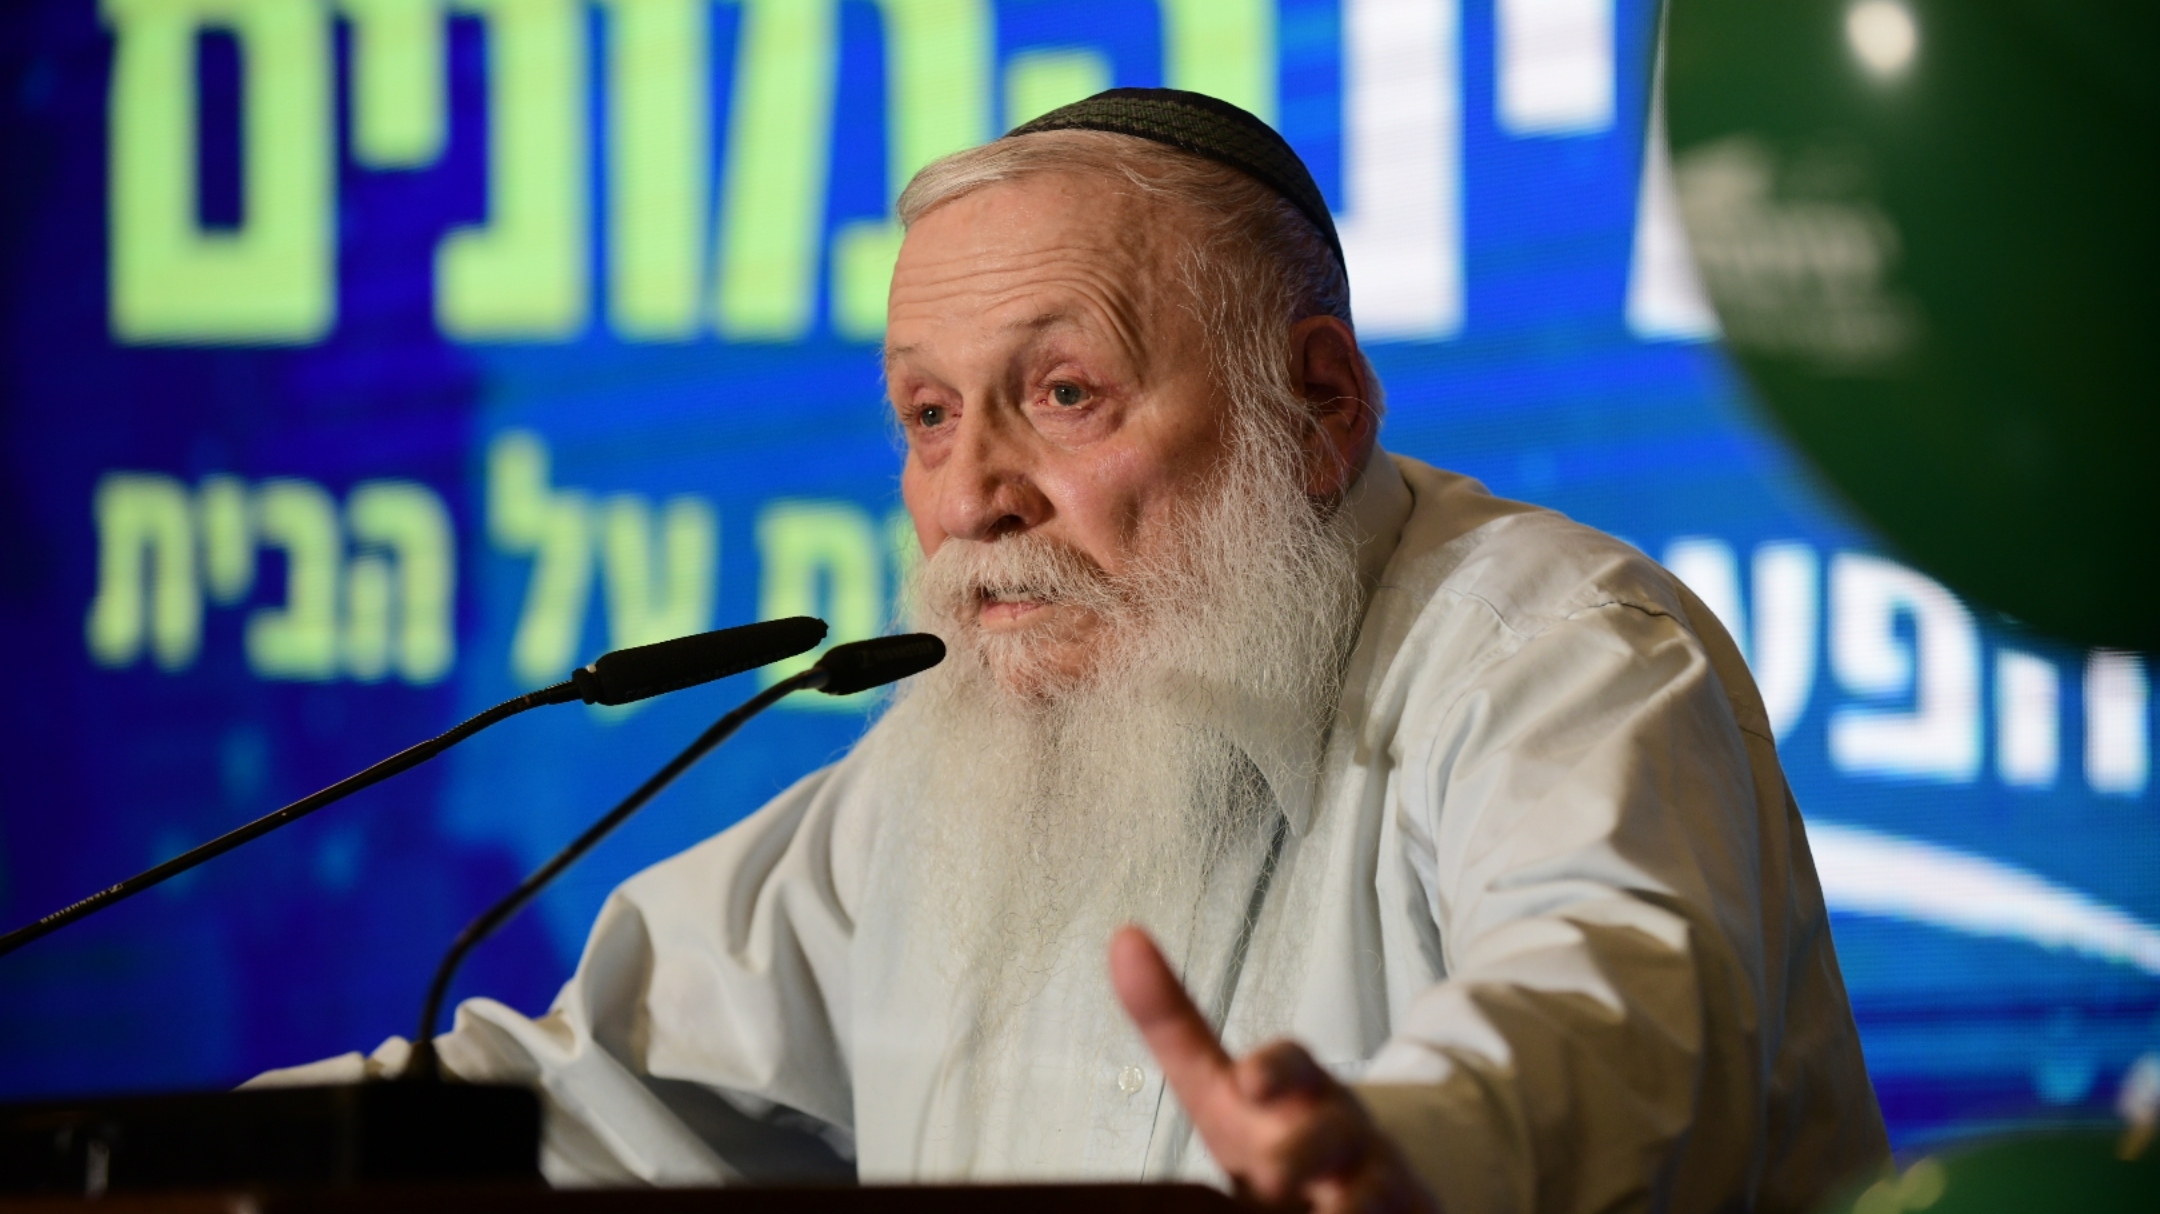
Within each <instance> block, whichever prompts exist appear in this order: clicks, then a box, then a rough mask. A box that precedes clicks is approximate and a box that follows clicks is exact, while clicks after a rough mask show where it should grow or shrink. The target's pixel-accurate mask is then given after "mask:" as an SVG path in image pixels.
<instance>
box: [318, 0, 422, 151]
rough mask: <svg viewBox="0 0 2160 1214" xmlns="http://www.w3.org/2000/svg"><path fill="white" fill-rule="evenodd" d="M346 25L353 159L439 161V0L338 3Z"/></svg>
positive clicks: (356, 0)
mask: <svg viewBox="0 0 2160 1214" xmlns="http://www.w3.org/2000/svg"><path fill="white" fill-rule="evenodd" d="M339 7H341V8H343V9H344V11H345V16H346V18H347V19H348V20H349V21H350V22H351V25H352V150H353V159H354V160H357V161H359V162H360V163H361V164H363V165H365V166H367V167H368V168H371V169H417V168H424V167H426V166H428V165H431V164H433V163H435V162H436V161H437V160H439V159H441V158H442V152H443V141H444V133H445V128H446V127H447V126H448V123H447V121H446V118H445V112H444V99H443V90H444V83H445V81H446V79H447V77H448V72H447V70H446V69H445V66H444V59H443V11H442V8H443V6H442V0H339Z"/></svg>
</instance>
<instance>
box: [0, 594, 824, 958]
mask: <svg viewBox="0 0 2160 1214" xmlns="http://www.w3.org/2000/svg"><path fill="white" fill-rule="evenodd" d="M824 639H825V621H823V620H819V619H813V618H811V617H809V616H795V617H793V618H790V619H784V620H766V621H764V622H762V623H757V624H744V625H742V626H741V627H739V628H722V629H720V630H718V631H716V632H701V633H698V634H697V635H695V636H686V637H678V638H676V639H674V640H672V641H661V642H659V643H657V644H653V645H639V646H637V647H635V648H632V649H618V650H616V651H615V652H613V653H609V654H604V655H602V656H601V657H600V659H599V660H598V661H595V662H594V663H593V664H592V665H590V666H587V667H585V668H584V669H582V670H579V671H576V672H575V673H573V674H572V675H571V677H570V678H569V679H568V680H567V681H565V682H561V683H557V684H555V685H554V686H553V687H543V688H541V689H540V690H538V691H529V692H526V693H525V694H524V695H521V696H517V697H514V698H512V699H508V700H504V701H503V702H502V703H500V704H497V705H496V706H495V707H493V708H490V709H488V710H487V711H486V712H483V713H479V714H478V715H476V716H473V717H471V718H469V719H467V720H465V721H464V722H462V723H461V724H459V725H457V726H456V727H454V728H452V729H450V730H447V731H445V732H443V733H441V734H438V735H436V736H435V737H432V738H430V739H428V740H427V741H425V742H422V743H420V744H419V745H417V746H412V747H408V748H406V749H405V750H401V751H399V752H398V753H396V754H394V755H391V756H390V757H389V758H387V759H384V760H383V761H382V762H380V763H377V764H375V765H374V766H373V767H370V768H367V769H366V770H364V771H361V772H359V773H358V774H355V775H350V776H347V777H345V778H344V779H342V780H340V781H338V782H337V783H335V784H332V785H331V786H330V787H328V788H325V789H323V790H322V791H320V792H316V793H311V794H309V795H308V796H305V797H302V798H300V799H299V800H298V801H295V802H293V803H292V804H290V805H287V806H286V807H284V808H283V809H280V810H277V811H276V812H274V813H270V814H266V815H264V816H263V817H260V818H257V819H255V820H254V821H253V822H250V823H248V824H247V825H246V826H243V827H241V828H239V829H238V830H233V831H228V832H226V833H225V834H222V835H219V836H218V837H217V838H215V839H212V840H211V841H210V842H208V843H205V844H203V845H202V846H201V847H198V848H196V849H194V850H193V851H189V852H184V853H182V854H180V855H178V856H174V857H173V858H172V859H170V860H167V861H165V862H164V863H163V864H159V865H156V866H155V867H152V868H150V869H147V870H145V871H143V872H140V873H137V874H135V875H134V876H132V877H129V878H128V879H127V880H125V881H122V882H121V883H119V884H118V885H112V886H107V887H106V888H104V889H101V890H99V891H98V892H97V893H94V894H92V895H90V896H89V897H87V898H84V899H83V900H82V901H80V902H76V903H74V904H72V905H69V906H64V907H62V908H60V909H59V910H56V911H54V912H53V913H52V914H49V915H47V916H45V917H44V918H42V919H39V920H37V921H36V922H34V923H29V924H25V925H24V926H22V927H18V928H16V929H15V930H14V931H11V932H9V933H8V934H7V935H5V936H0V957H4V956H6V955H7V954H9V953H12V952H14V951H15V950H16V949H19V948H21V947H22V946H23V945H25V944H28V943H30V942H31V941H32V940H36V939H38V938H40V937H42V936H46V935H49V934H51V933H53V932H56V931H59V930H60V929H61V928H63V927H66V926H67V925H68V924H70V923H73V922H75V921H76V920H77V919H81V918H83V917H85V916H87V915H93V914H96V913H97V912H98V911H101V910H104V909H105V908H106V907H108V906H111V905H112V904H113V903H115V902H119V901H121V900H123V899H126V898H130V897H133V896H134V895H136V894H139V893H141V892H142V891H144V890H146V889H149V888H150V887H151V886H153V885H156V884H158V883H159V882H162V881H165V880H168V879H170V878H172V877H177V876H179V875H180V874H181V873H184V872H186V871H187V870H189V869H191V868H194V867H195V866H196V865H198V864H201V863H203V862H204V861H206V860H212V859H215V858H217V857H219V856H222V855H224V854H225V853H226V852H229V851H231V850H232V849H233V848H236V847H238V846H240V845H241V844H243V843H247V842H251V841H252V840H255V839H258V838H260V837H262V836H263V835H267V834H269V833H270V832H271V831H273V830H276V829H277V828H278V827H280V826H283V825H285V824H286V823H288V822H293V821H296V820H298V819H300V818H304V817H306V816H307V815H309V814H311V813H314V812H315V811H316V810H318V809H321V808H322V807H323V806H325V805H329V804H331V803H332V802H334V801H342V800H344V799H345V798H346V797H349V796H351V795H352V794H354V793H356V792H359V791H360V790H361V789H363V788H367V787H369V786H370V785H374V784H379V783H381V782H382V781H384V780H387V779H389V778H390V777H392V776H394V775H397V774H398V773H399V772H403V771H409V770H411V769H412V768H415V767H418V766H419V765H421V764H422V763H425V762H427V761H428V760H429V759H432V758H434V757H435V756H436V755H439V754H441V753H442V752H444V751H446V750H448V749H450V748H451V747H452V746H455V745H457V744H458V743H459V742H462V741H464V740H465V739H467V738H469V737H471V736H472V735H474V734H476V733H479V732H480V731H481V730H483V729H486V728H487V727H488V726H490V725H493V724H495V723H496V722H498V721H504V720H508V719H509V718H511V717H514V716H516V715H517V714H519V713H521V712H524V711H526V710H527V709H531V708H538V707H540V706H541V705H543V704H567V703H569V702H570V701H572V700H583V701H584V702H586V703H587V704H628V703H631V702H633V701H636V700H643V699H647V698H649V697H652V696H656V695H663V694H665V693H667V692H670V691H680V690H682V689H683V688H685V687H695V686H697V685H698V684H700V683H709V682H711V681H712V680H714V679H721V678H726V677H727V676H729V675H733V674H741V673H742V672H744V671H746V670H755V669H756V668H758V667H760V666H768V665H771V664H772V663H774V662H777V661H780V660H781V659H783V658H791V657H794V656H795V655H796V654H798V653H807V652H809V651H810V650H812V649H815V648H816V647H817V645H818V643H819V642H820V641H823V640H824ZM842 648H845V646H842Z"/></svg>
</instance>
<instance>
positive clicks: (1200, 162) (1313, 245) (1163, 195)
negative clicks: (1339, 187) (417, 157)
mask: <svg viewBox="0 0 2160 1214" xmlns="http://www.w3.org/2000/svg"><path fill="white" fill-rule="evenodd" d="M1052 173H1078V174H1085V175H1089V176H1094V177H1099V178H1104V179H1107V180H1110V181H1112V182H1115V183H1118V184H1120V185H1122V186H1123V187H1125V188H1127V189H1130V190H1132V191H1133V192H1135V193H1138V194H1141V195H1144V196H1146V197H1150V198H1155V199H1160V200H1162V201H1164V202H1167V203H1170V204H1171V205H1174V206H1178V207H1180V208H1182V209H1184V210H1185V211H1186V212H1187V213H1188V214H1189V215H1190V216H1191V217H1192V218H1193V219H1194V220H1195V221H1196V223H1197V226H1198V230H1199V233H1200V238H1199V240H1197V241H1196V242H1194V244H1193V246H1192V247H1191V248H1190V249H1188V250H1187V251H1186V254H1185V257H1184V258H1183V261H1182V264H1180V265H1179V266H1178V267H1177V273H1178V277H1179V279H1180V280H1181V281H1182V282H1183V283H1184V285H1185V287H1186V289H1187V291H1188V293H1189V296H1190V306H1191V307H1192V308H1193V309H1194V311H1195V314H1196V315H1197V317H1198V319H1199V321H1200V324H1201V327H1202V329H1203V331H1204V332H1205V333H1206V334H1207V336H1208V346H1209V349H1210V350H1211V351H1213V359H1214V372H1215V375H1216V377H1217V379H1218V380H1219V382H1220V384H1221V386H1222V387H1223V389H1224V390H1225V392H1226V393H1227V394H1228V396H1229V398H1230V399H1231V400H1232V401H1234V402H1237V403H1238V404H1239V405H1243V406H1258V407H1266V408H1272V409H1275V410H1279V411H1281V412H1282V414H1283V416H1284V419H1285V420H1293V421H1294V422H1295V423H1296V424H1297V426H1298V428H1299V429H1300V430H1301V431H1302V429H1303V428H1304V427H1306V426H1309V425H1310V424H1311V423H1312V408H1311V406H1310V405H1309V404H1308V403H1307V402H1305V401H1304V400H1303V399H1302V398H1301V397H1300V396H1299V395H1298V393H1297V391H1296V389H1295V387H1294V385H1293V384H1292V383H1291V381H1290V366H1289V335H1290V327H1291V326H1292V325H1294V324H1296V323H1297V322H1299V321H1301V320H1304V319H1306V318H1308V317H1312V316H1332V317H1334V318H1336V319H1337V320H1340V321H1342V322H1343V323H1344V324H1345V325H1352V326H1353V332H1354V331H1355V327H1354V324H1353V322H1352V320H1351V316H1350V280H1349V278H1348V276H1347V275H1346V274H1345V273H1344V270H1343V265H1342V262H1341V261H1340V260H1339V259H1338V258H1337V257H1336V254H1335V250H1334V248H1333V247H1332V246H1331V245H1329V243H1328V241H1327V238H1326V237H1324V236H1322V235H1321V234H1320V231H1319V229H1318V228H1316V227H1314V226H1313V223H1312V221H1311V220H1309V219H1307V218H1306V217H1305V216H1304V214H1303V213H1301V212H1300V211H1299V210H1298V209H1297V208H1296V207H1295V206H1293V205H1291V203H1290V200H1289V199H1287V198H1284V197H1283V196H1282V195H1280V194H1278V193H1276V192H1275V191H1274V190H1272V189H1270V188H1269V187H1268V186H1266V185H1263V184H1262V183H1261V182H1259V181H1258V180H1256V179H1254V178H1253V177H1250V176H1248V175H1247V174H1245V173H1242V172H1240V171H1238V170H1237V169H1233V168H1231V167H1229V166H1228V165H1225V164H1219V163H1217V162H1215V161H1213V160H1209V159H1207V158H1205V157H1202V156H1197V155H1194V154H1192V153H1190V152H1185V151H1181V150H1179V149H1177V148H1173V147H1170V146H1168V145H1166V144H1160V143H1156V142H1154V141H1153V140H1149V139H1141V138H1138V137H1136V136H1131V135H1118V134H1113V133H1110V132H1107V131H1040V132H1037V133H1035V134H1032V135H1019V136H1013V137H1009V138H1005V139H999V140H995V141H993V142H990V143H986V144H983V145H981V146H980V147H973V148H969V149H967V150H966V151H962V152H955V153H953V154H952V155H950V156H946V157H944V158H943V159H940V160H936V161H932V162H931V163H930V164H929V165H927V166H925V167H924V168H923V170H922V171H921V172H919V173H917V174H915V178H914V180H913V181H910V182H909V183H908V186H907V189H905V190H903V191H902V192H901V194H900V202H899V207H898V209H899V213H900V222H901V224H902V225H903V226H908V225H912V224H913V223H914V222H915V221H916V220H918V219H921V218H922V217H923V216H925V215H927V214H929V213H930V212H932V211H934V210H936V209H937V208H939V207H941V206H944V205H945V204H946V203H949V202H953V201H956V200H958V199H960V198H964V197H966V196H967V195H969V194H972V193H974V192H976V191H977V190H981V189H985V188H988V187H990V186H994V185H1001V184H1005V183H1008V182H1015V181H1023V180H1026V179H1027V178H1030V177H1037V176H1043V175H1046V174H1052ZM1358 357H1359V359H1360V360H1361V362H1363V369H1364V372H1365V382H1366V385H1367V395H1368V399H1367V400H1366V401H1365V402H1364V403H1365V406H1366V407H1367V408H1369V409H1371V410H1372V411H1373V414H1374V416H1375V417H1378V416H1379V415H1380V412H1381V407H1382V401H1381V389H1380V378H1379V376H1378V375H1376V374H1375V373H1374V372H1373V369H1372V364H1371V363H1370V362H1369V361H1364V354H1363V352H1362V351H1360V352H1359V354H1358Z"/></svg>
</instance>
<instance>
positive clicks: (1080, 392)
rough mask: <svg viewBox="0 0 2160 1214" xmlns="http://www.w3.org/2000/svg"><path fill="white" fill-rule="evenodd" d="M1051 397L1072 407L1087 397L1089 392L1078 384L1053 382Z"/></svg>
mask: <svg viewBox="0 0 2160 1214" xmlns="http://www.w3.org/2000/svg"><path fill="white" fill-rule="evenodd" d="M1050 399H1051V400H1054V401H1056V402H1057V403H1059V404H1061V405H1063V406H1065V407H1066V408H1068V409H1070V408H1072V407H1073V406H1074V405H1077V404H1079V403H1080V402H1082V401H1084V400H1086V399H1087V392H1086V390H1085V389H1083V388H1081V387H1080V385H1078V384H1052V385H1051V387H1050Z"/></svg>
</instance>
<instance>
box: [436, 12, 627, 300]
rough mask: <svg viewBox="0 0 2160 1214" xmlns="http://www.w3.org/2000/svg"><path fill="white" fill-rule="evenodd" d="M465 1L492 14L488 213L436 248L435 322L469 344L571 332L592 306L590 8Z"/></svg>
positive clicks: (489, 32) (489, 36)
mask: <svg viewBox="0 0 2160 1214" xmlns="http://www.w3.org/2000/svg"><path fill="white" fill-rule="evenodd" d="M458 6H459V7H460V8H463V9H466V10H469V11H472V12H476V13H479V14H481V15H482V16H483V17H484V18H485V19H486V21H487V39H488V73H487V75H488V127H489V129H488V140H487V144H488V221H487V223H486V224H484V225H482V226H479V227H465V228H458V229H456V230H454V231H452V232H450V233H449V234H448V235H446V236H444V237H443V241H442V243H441V245H439V246H438V247H437V248H436V251H435V318H436V323H437V324H438V325H439V326H441V328H442V331H443V332H444V333H446V334H449V335H450V336H452V337H456V338H461V339H466V340H536V341H560V340H566V339H568V338H570V337H574V336H576V334H577V333H578V331H579V330H581V329H583V328H584V327H585V321H586V316H587V309H588V283H587V275H586V252H587V249H586V242H587V240H588V228H589V227H590V215H589V214H588V212H589V209H590V208H589V207H588V205H587V203H586V173H587V169H588V164H589V157H588V153H587V149H586V126H585V27H584V16H585V9H584V6H583V5H582V4H579V3H577V2H576V0H458Z"/></svg>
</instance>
